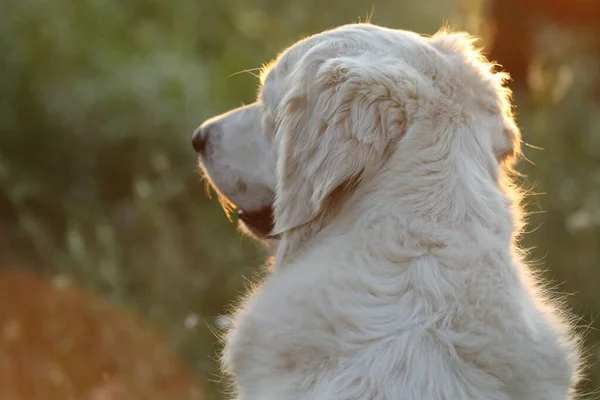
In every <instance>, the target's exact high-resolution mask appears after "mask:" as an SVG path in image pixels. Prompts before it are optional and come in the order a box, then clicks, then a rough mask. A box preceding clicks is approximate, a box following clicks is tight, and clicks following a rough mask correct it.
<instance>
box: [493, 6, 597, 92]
mask: <svg viewBox="0 0 600 400" xmlns="http://www.w3.org/2000/svg"><path fill="white" fill-rule="evenodd" d="M488 5H489V14H488V22H489V23H490V24H491V25H492V26H493V31H494V38H493V40H492V43H491V44H490V46H489V53H490V54H489V57H490V59H492V60H494V61H497V62H499V63H500V64H501V65H502V66H503V68H504V69H505V70H506V71H508V72H509V73H510V75H511V78H512V80H513V85H514V86H518V87H521V88H526V85H527V76H528V73H529V68H530V65H531V63H532V57H533V56H534V55H535V54H534V53H535V49H534V44H533V31H534V29H535V28H534V26H533V22H534V20H535V19H536V18H539V17H542V18H544V19H546V20H547V21H548V22H551V23H554V24H556V25H558V26H565V27H570V28H573V27H574V28H583V29H585V30H588V31H589V32H590V33H591V35H592V36H593V37H595V38H596V39H595V40H596V42H597V49H596V53H597V55H598V56H599V57H600V1H598V0H488Z"/></svg>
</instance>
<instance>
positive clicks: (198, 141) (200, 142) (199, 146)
mask: <svg viewBox="0 0 600 400" xmlns="http://www.w3.org/2000/svg"><path fill="white" fill-rule="evenodd" d="M207 142H208V129H207V128H206V127H203V126H201V127H199V128H198V129H196V131H195V132H194V135H193V136H192V146H193V147H194V150H196V152H197V153H202V152H204V149H205V148H206V143H207Z"/></svg>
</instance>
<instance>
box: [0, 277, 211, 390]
mask: <svg viewBox="0 0 600 400" xmlns="http://www.w3.org/2000/svg"><path fill="white" fill-rule="evenodd" d="M64 286H65V285H57V284H56V282H52V281H51V280H49V279H47V278H45V277H42V276H39V275H34V274H25V273H19V272H11V271H2V272H0V399H1V400H37V399H39V400H55V399H56V400H70V399H77V400H135V399H190V400H195V399H203V398H204V396H203V394H202V393H203V392H202V391H201V390H200V387H199V385H198V384H197V382H196V381H195V379H194V378H193V376H192V374H191V372H190V370H188V368H186V366H184V365H183V364H182V363H181V362H180V360H179V359H178V358H177V357H176V355H175V354H174V353H173V351H172V350H171V349H170V348H169V345H168V343H167V342H166V340H165V339H164V338H162V337H161V335H160V334H158V333H157V332H156V330H155V329H152V328H151V327H150V326H148V325H147V324H144V323H143V322H142V321H141V320H140V319H139V318H137V317H136V316H134V315H133V314H132V313H130V312H126V311H124V310H119V309H117V308H115V307H114V306H111V305H109V304H108V303H107V302H106V301H103V300H102V299H100V298H98V297H96V296H93V295H91V294H88V293H84V292H83V291H81V290H78V289H76V288H73V287H69V286H67V287H64Z"/></svg>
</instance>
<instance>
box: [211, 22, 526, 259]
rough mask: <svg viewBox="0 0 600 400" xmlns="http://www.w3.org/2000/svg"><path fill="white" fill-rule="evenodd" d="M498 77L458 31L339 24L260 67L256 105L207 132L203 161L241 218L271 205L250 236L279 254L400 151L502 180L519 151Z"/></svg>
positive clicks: (314, 227) (505, 91) (219, 121)
mask: <svg viewBox="0 0 600 400" xmlns="http://www.w3.org/2000/svg"><path fill="white" fill-rule="evenodd" d="M506 79H507V76H506V75H505V74H503V73H497V72H495V71H494V66H493V64H491V63H489V62H488V61H487V60H485V58H484V57H483V56H482V55H481V53H480V51H479V50H478V49H476V48H475V47H474V39H473V38H471V37H470V36H468V35H467V34H464V33H452V32H448V31H445V30H444V31H440V32H438V33H437V34H435V35H433V36H432V37H430V38H425V37H422V36H419V35H417V34H414V33H412V32H407V31H398V30H389V29H385V28H379V27H376V26H372V25H369V24H357V25H347V26H343V27H341V28H337V29H334V30H331V31H326V32H324V33H321V34H318V35H315V36H312V37H309V38H307V39H304V40H303V41H301V42H299V43H297V44H295V45H294V46H291V47H290V48H289V49H287V50H286V51H284V52H283V53H282V54H281V55H280V56H279V57H278V58H277V59H276V60H275V61H274V62H272V63H270V64H269V65H268V66H267V67H265V68H264V71H263V74H262V77H261V88H260V91H259V97H258V101H257V102H256V103H255V104H253V105H250V106H246V107H244V108H241V109H238V110H234V111H232V112H229V113H227V114H225V115H223V116H219V117H216V118H213V119H212V120H210V121H209V122H208V123H205V124H203V127H201V129H202V128H203V129H205V130H210V131H211V132H213V133H212V134H210V136H209V143H210V144H211V145H210V146H208V147H209V148H208V149H207V150H205V152H204V153H201V154H200V159H201V165H202V166H203V169H204V170H205V172H206V175H207V176H209V178H210V179H211V182H212V183H213V185H214V186H215V188H216V189H217V190H218V191H219V192H220V193H221V194H222V195H223V196H224V197H225V198H227V199H228V200H229V201H230V202H231V203H233V204H234V205H235V206H236V207H238V208H239V209H241V210H244V213H245V214H246V215H253V212H254V211H256V210H262V214H261V215H269V214H268V213H265V212H264V210H265V208H268V207H271V206H272V207H273V214H272V215H273V221H272V224H264V223H263V224H262V229H254V228H256V227H252V226H250V231H251V232H253V233H254V234H256V235H257V236H262V238H268V237H274V236H276V237H279V238H281V239H282V240H281V244H282V245H283V246H282V248H283V249H282V250H281V253H282V254H284V253H285V254H287V253H289V252H292V251H293V249H297V248H298V247H299V246H300V245H301V243H302V242H303V241H304V240H306V239H307V238H308V237H311V236H313V235H315V234H316V233H317V232H319V231H320V230H321V229H323V227H324V226H325V225H326V224H327V221H328V218H329V217H328V216H329V215H331V214H335V213H337V212H339V210H340V209H341V207H342V204H343V203H344V202H345V201H346V200H347V199H349V198H350V197H351V196H352V194H353V192H354V191H355V190H356V188H357V187H359V186H360V185H361V184H362V183H363V182H366V181H369V180H372V179H374V178H375V177H376V175H377V174H378V171H380V170H381V169H382V168H385V166H386V164H387V163H389V162H390V161H389V160H390V158H391V157H392V156H393V155H394V154H396V153H398V151H399V149H401V148H402V146H404V145H405V146H406V147H407V148H411V149H413V150H414V151H421V150H423V149H425V150H426V151H428V152H429V154H430V156H437V157H438V160H437V161H440V162H441V161H447V162H451V158H452V154H456V153H457V152H458V151H460V152H461V153H462V154H465V152H467V153H468V154H469V157H470V158H471V160H472V162H473V163H475V164H474V167H475V168H480V169H481V170H482V171H484V172H485V173H486V174H487V176H488V177H489V179H491V180H493V181H496V182H499V180H500V176H501V175H502V171H506V170H510V168H511V166H512V163H513V160H514V159H515V156H516V155H518V154H519V152H520V147H519V143H520V133H519V130H518V128H517V126H516V124H515V122H514V120H513V117H512V112H511V105H510V91H509V90H508V89H507V88H506V87H505V85H504V83H505V81H506ZM209 128H210V129H209ZM214 132H218V133H216V134H215V133H214ZM409 142H411V143H409ZM459 148H460V149H459ZM248 153H250V154H251V157H252V159H250V158H249V157H248ZM443 157H448V159H447V160H442V158H443ZM430 161H431V160H430ZM240 186H243V187H244V188H245V191H242V190H240ZM257 187H258V188H262V189H261V190H254V189H256V188H257ZM257 215H258V214H257ZM249 220H250V221H251V219H249ZM266 226H268V227H269V228H271V227H272V228H273V230H272V231H271V232H264V230H265V227H266ZM269 233H270V234H271V235H272V236H269ZM278 242H279V241H278Z"/></svg>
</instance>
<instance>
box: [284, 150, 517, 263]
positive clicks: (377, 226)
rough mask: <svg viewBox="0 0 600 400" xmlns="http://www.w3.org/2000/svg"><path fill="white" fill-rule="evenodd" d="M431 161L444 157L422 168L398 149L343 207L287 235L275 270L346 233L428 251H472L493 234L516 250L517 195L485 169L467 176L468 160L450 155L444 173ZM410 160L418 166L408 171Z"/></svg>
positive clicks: (340, 206)
mask: <svg viewBox="0 0 600 400" xmlns="http://www.w3.org/2000/svg"><path fill="white" fill-rule="evenodd" d="M408 150H410V149H408ZM428 156H431V157H436V156H437V157H439V155H436V154H431V153H427V152H426V153H425V154H424V155H423V159H422V160H421V161H422V162H421V163H416V164H415V163H414V154H413V157H407V156H406V155H404V154H402V151H399V152H398V153H397V154H396V155H395V156H394V159H393V160H390V162H389V163H387V167H385V168H383V169H382V170H380V171H378V173H377V176H376V177H374V178H373V179H369V180H365V181H363V183H361V184H360V185H359V186H358V187H357V188H356V189H355V190H354V192H353V193H352V194H351V195H350V196H348V197H347V198H346V199H344V200H343V201H342V202H341V203H339V204H337V207H335V206H334V207H330V208H328V209H327V210H326V211H325V212H323V213H322V214H321V215H319V217H318V218H316V219H314V220H313V221H310V222H309V223H308V224H306V225H303V226H301V227H299V228H296V229H293V230H291V231H288V232H285V233H284V234H283V235H282V237H281V240H279V241H277V243H276V249H275V252H274V254H276V264H275V265H276V266H275V268H281V267H284V266H285V265H287V264H289V263H290V262H292V261H293V259H294V258H295V257H297V256H298V255H300V254H302V251H303V248H305V247H306V248H310V247H311V246H307V244H309V243H313V242H315V241H316V242H323V241H326V240H327V239H328V238H330V237H336V238H339V237H341V236H345V235H361V237H362V238H364V240H362V242H363V243H365V245H367V242H369V241H371V240H377V239H376V238H377V237H378V235H380V234H382V232H386V234H398V235H402V236H403V237H404V236H406V235H407V234H408V235H410V236H411V237H412V239H411V240H412V242H411V243H413V244H411V246H413V245H414V246H416V247H421V248H423V249H427V248H438V247H447V246H461V245H462V246H468V245H469V244H473V243H477V242H481V241H482V238H483V237H484V236H487V235H494V236H497V237H499V238H501V241H500V242H498V241H494V242H495V243H504V244H505V246H510V245H511V242H512V241H513V240H514V238H515V236H516V233H517V232H518V231H519V230H520V227H521V226H520V224H521V223H520V216H519V212H518V204H517V203H518V201H517V198H516V194H515V196H513V193H511V192H510V189H507V188H504V187H503V185H502V183H499V182H498V181H497V179H498V178H497V177H494V176H493V175H491V174H490V173H489V171H486V170H485V169H482V170H481V171H480V173H479V174H477V173H473V171H472V170H470V172H469V173H464V171H465V169H466V168H471V169H472V168H473V162H472V160H469V159H468V158H465V157H461V158H456V159H453V158H452V157H451V156H448V162H447V163H445V164H444V165H442V166H441V168H440V162H439V160H436V159H434V161H435V162H431V163H428V162H427V158H428ZM404 160H413V161H412V162H411V164H410V165H409V164H408V162H406V161H404ZM435 167H437V168H438V169H439V170H436V169H435ZM474 177H475V178H474ZM382 204H385V205H387V207H388V208H382V206H381V205H382ZM438 238H445V241H440V240H438ZM381 240H383V238H382V239H381ZM349 242H350V243H361V241H358V242H357V241H356V240H353V241H349ZM487 242H490V241H487ZM416 247H415V248H416ZM505 248H506V247H505Z"/></svg>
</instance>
